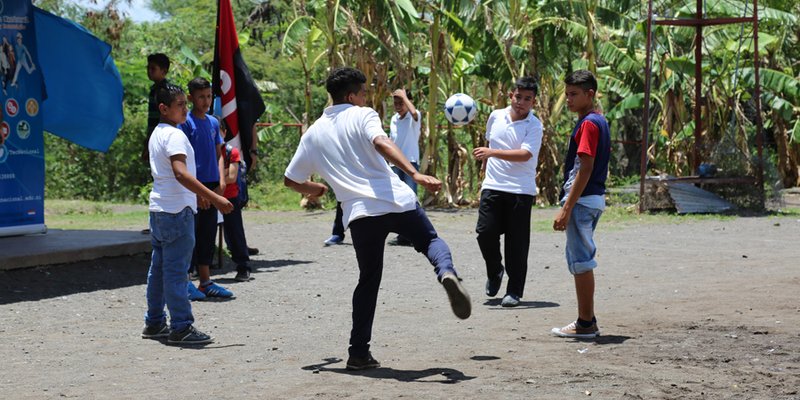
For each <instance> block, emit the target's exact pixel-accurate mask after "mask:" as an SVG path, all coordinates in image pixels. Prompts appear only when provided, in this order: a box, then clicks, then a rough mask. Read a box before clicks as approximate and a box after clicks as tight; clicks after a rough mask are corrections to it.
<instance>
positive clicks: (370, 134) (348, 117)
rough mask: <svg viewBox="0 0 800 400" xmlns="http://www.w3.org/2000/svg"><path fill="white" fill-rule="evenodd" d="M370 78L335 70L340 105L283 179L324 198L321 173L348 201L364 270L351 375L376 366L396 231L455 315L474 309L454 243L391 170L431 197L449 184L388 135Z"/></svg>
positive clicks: (332, 78) (346, 212)
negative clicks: (417, 164) (389, 249)
mask: <svg viewBox="0 0 800 400" xmlns="http://www.w3.org/2000/svg"><path fill="white" fill-rule="evenodd" d="M365 83H366V77H365V76H364V74H363V73H362V72H361V71H359V70H357V69H353V68H338V69H335V70H333V71H332V72H331V74H330V75H329V76H328V79H327V80H326V82H325V88H326V89H327V91H328V93H330V95H331V98H332V99H333V105H332V106H331V107H328V108H326V109H325V112H324V113H323V115H322V116H321V117H320V118H319V119H318V120H317V121H316V122H314V124H313V125H312V126H311V127H310V128H308V131H306V133H305V134H303V137H302V139H300V144H299V146H298V147H297V151H296V152H295V154H294V157H293V158H292V161H291V162H290V163H289V166H288V167H287V168H286V172H285V173H284V175H285V178H284V184H285V185H286V186H287V187H289V188H291V189H293V190H295V191H297V192H300V193H305V194H309V195H312V196H322V195H324V194H325V193H326V192H327V190H328V187H327V186H325V185H324V184H321V183H318V182H312V181H310V180H309V177H310V176H311V174H312V173H317V174H319V175H320V176H322V178H324V179H325V181H326V182H327V183H328V184H330V186H331V187H332V188H333V191H334V192H335V193H336V199H337V200H338V201H340V202H341V203H342V214H343V222H344V225H345V227H347V226H349V228H350V232H351V235H352V237H353V248H354V249H355V251H356V259H357V260H358V269H359V271H360V274H359V279H358V286H356V289H355V292H354V293H353V329H352V331H351V333H350V348H349V350H348V352H349V354H350V357H349V359H348V360H347V369H348V370H362V369H368V368H377V367H379V366H380V363H379V362H378V361H376V360H375V359H374V358H372V355H371V354H370V351H369V347H370V345H369V342H370V339H371V336H372V322H373V320H374V318H375V307H376V304H377V300H378V289H379V288H380V283H381V274H382V272H383V251H384V242H385V240H386V237H387V236H388V235H389V232H395V233H399V234H402V235H403V236H405V237H407V238H408V239H409V240H411V242H412V243H414V248H415V249H416V250H417V251H418V252H421V253H423V254H425V255H426V257H427V258H428V260H429V261H430V262H431V264H433V266H434V272H435V273H436V274H437V276H438V279H439V281H440V282H441V283H442V285H443V286H444V288H445V290H446V292H447V295H448V297H449V299H450V304H451V307H452V309H453V312H454V313H455V314H456V316H457V317H459V318H461V319H465V318H468V317H469V315H470V313H471V311H472V306H471V304H470V300H469V295H467V292H466V290H465V289H464V288H463V287H462V286H461V283H460V282H459V278H458V277H457V275H456V271H455V269H454V268H453V261H452V256H451V254H450V249H449V248H448V247H447V244H446V243H445V242H444V241H443V240H442V239H441V238H439V237H438V235H437V234H436V230H435V229H434V228H433V225H431V223H430V221H429V220H428V217H427V216H426V215H425V211H423V210H422V208H421V207H420V205H419V203H417V196H416V195H415V194H414V193H413V192H412V191H411V189H409V187H408V186H407V185H405V184H404V183H403V182H401V181H400V179H399V178H398V177H397V175H396V174H394V173H393V172H392V170H391V169H389V165H388V164H387V163H386V162H387V161H389V162H391V163H392V164H394V165H396V166H397V167H398V168H400V169H402V170H403V171H404V172H405V173H407V174H408V175H409V176H411V177H413V179H414V181H415V182H416V183H418V184H420V185H422V186H424V187H425V188H426V189H428V190H430V191H437V190H439V189H440V188H441V186H442V183H441V182H440V181H439V180H438V179H436V178H434V177H432V176H428V175H423V174H420V173H419V172H418V171H417V170H416V169H415V168H414V167H413V166H412V165H411V163H410V162H409V161H408V160H407V159H406V158H405V157H404V156H403V153H402V152H401V151H400V149H399V148H398V147H397V145H395V144H394V143H393V142H392V141H391V140H390V139H389V137H388V136H387V135H386V133H385V132H384V131H383V126H382V124H381V120H380V118H379V117H378V113H377V112H375V110H373V109H372V108H369V107H364V105H365V104H366V103H367V92H366V85H365Z"/></svg>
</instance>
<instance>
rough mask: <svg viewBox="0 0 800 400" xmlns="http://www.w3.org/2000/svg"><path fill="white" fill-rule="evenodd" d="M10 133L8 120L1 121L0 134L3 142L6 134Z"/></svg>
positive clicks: (6, 136) (6, 137)
mask: <svg viewBox="0 0 800 400" xmlns="http://www.w3.org/2000/svg"><path fill="white" fill-rule="evenodd" d="M10 133H11V127H10V126H8V122H6V121H3V123H2V124H0V135H3V140H2V141H3V142H5V141H6V139H8V135H9V134H10Z"/></svg>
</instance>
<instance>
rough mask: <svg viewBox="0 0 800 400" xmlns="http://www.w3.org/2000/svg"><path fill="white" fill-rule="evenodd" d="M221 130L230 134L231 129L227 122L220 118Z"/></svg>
mask: <svg viewBox="0 0 800 400" xmlns="http://www.w3.org/2000/svg"><path fill="white" fill-rule="evenodd" d="M219 130H220V131H225V132H228V131H229V130H230V129H229V128H228V123H227V122H225V118H222V117H220V118H219Z"/></svg>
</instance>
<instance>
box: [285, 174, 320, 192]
mask: <svg viewBox="0 0 800 400" xmlns="http://www.w3.org/2000/svg"><path fill="white" fill-rule="evenodd" d="M283 185H284V186H286V187H288V188H289V189H292V190H294V191H295V192H297V193H302V194H307V195H309V196H311V197H322V196H324V195H325V193H327V192H328V187H327V186H325V185H323V184H321V183H319V182H311V181H305V182H303V183H297V182H295V181H293V180H291V179H289V178H287V177H285V176H284V177H283Z"/></svg>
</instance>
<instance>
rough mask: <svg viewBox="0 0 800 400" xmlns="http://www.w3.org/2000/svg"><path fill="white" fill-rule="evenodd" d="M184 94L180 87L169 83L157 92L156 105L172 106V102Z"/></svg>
mask: <svg viewBox="0 0 800 400" xmlns="http://www.w3.org/2000/svg"><path fill="white" fill-rule="evenodd" d="M182 94H184V93H183V89H181V88H180V86H178V85H173V84H171V83H167V84H166V85H164V86H162V87H160V88H159V89H158V91H157V92H156V103H157V104H159V105H161V104H166V105H167V106H170V105H171V104H172V102H173V101H175V99H176V98H178V96H179V95H182Z"/></svg>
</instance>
